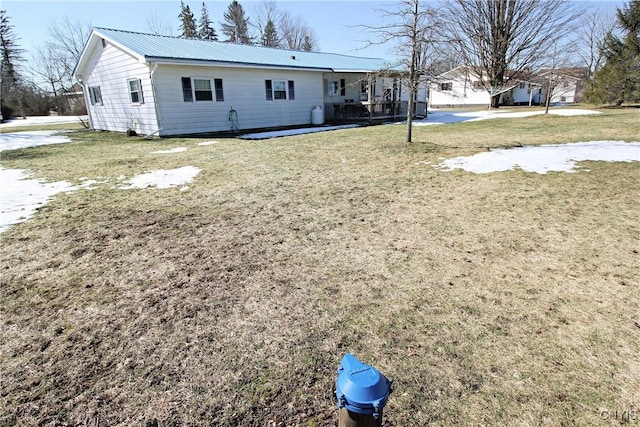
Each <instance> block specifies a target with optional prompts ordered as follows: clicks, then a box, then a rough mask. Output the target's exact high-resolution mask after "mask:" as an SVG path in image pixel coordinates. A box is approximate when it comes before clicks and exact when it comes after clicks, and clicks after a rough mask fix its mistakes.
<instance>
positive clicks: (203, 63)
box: [144, 56, 332, 73]
mask: <svg viewBox="0 0 640 427" xmlns="http://www.w3.org/2000/svg"><path fill="white" fill-rule="evenodd" d="M144 62H146V63H149V64H151V63H154V64H158V65H193V66H198V67H220V68H245V69H261V70H287V71H315V72H322V73H326V72H331V71H332V70H331V68H314V67H291V66H287V65H272V64H252V63H243V62H228V61H209V60H194V59H176V58H158V57H150V56H148V57H145V59H144Z"/></svg>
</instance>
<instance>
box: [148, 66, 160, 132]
mask: <svg viewBox="0 0 640 427" xmlns="http://www.w3.org/2000/svg"><path fill="white" fill-rule="evenodd" d="M157 69H158V63H157V62H154V63H153V67H152V68H151V71H150V72H149V79H150V80H151V92H153V108H154V110H155V112H156V124H157V125H158V130H156V131H155V132H151V133H150V134H149V135H145V136H144V138H145V139H147V138H149V137H151V136H152V135H155V134H156V133H158V134H159V133H160V132H161V131H162V119H161V116H160V109H159V108H158V96H157V95H158V91H157V90H156V82H155V80H154V74H155V72H156V70H157Z"/></svg>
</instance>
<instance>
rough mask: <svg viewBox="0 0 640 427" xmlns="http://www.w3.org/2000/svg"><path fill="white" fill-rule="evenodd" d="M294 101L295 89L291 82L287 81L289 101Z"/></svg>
mask: <svg viewBox="0 0 640 427" xmlns="http://www.w3.org/2000/svg"><path fill="white" fill-rule="evenodd" d="M294 99H296V88H295V84H294V83H293V80H289V101H293V100H294Z"/></svg>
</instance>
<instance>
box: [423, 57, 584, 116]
mask: <svg viewBox="0 0 640 427" xmlns="http://www.w3.org/2000/svg"><path fill="white" fill-rule="evenodd" d="M585 76H586V74H584V71H583V70H582V69H557V70H553V72H552V71H542V72H540V73H536V74H528V75H525V76H522V77H519V78H512V79H511V80H510V81H508V82H507V84H505V86H504V87H502V88H500V89H498V90H496V92H495V94H496V95H499V96H500V98H499V104H500V105H539V104H544V103H545V100H546V96H547V91H548V87H549V79H550V78H551V80H552V87H553V89H552V98H551V102H552V103H558V102H567V103H573V102H579V101H580V100H581V93H582V90H583V88H584V81H585ZM490 102H491V96H490V95H489V92H488V91H487V90H486V89H485V88H484V87H483V84H482V82H481V81H480V78H479V77H478V76H477V74H476V73H472V72H471V70H470V69H469V68H468V67H466V66H459V67H456V68H454V69H452V70H450V71H447V72H445V73H443V74H441V75H439V76H438V77H437V78H436V79H435V81H434V82H432V83H431V84H430V86H429V106H431V107H434V108H442V107H485V106H489V104H490Z"/></svg>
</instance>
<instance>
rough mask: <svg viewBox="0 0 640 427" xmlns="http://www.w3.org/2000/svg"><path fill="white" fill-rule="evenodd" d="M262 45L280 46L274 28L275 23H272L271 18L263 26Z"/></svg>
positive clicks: (276, 31)
mask: <svg viewBox="0 0 640 427" xmlns="http://www.w3.org/2000/svg"><path fill="white" fill-rule="evenodd" d="M262 46H265V47H280V38H279V37H278V30H276V24H274V23H273V21H272V20H271V19H270V20H269V21H267V25H265V27H264V34H263V35H262Z"/></svg>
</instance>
